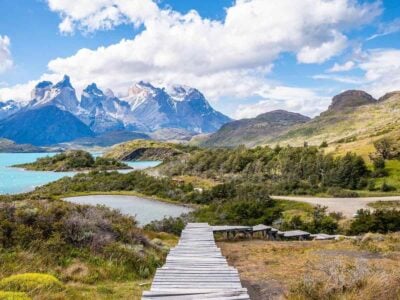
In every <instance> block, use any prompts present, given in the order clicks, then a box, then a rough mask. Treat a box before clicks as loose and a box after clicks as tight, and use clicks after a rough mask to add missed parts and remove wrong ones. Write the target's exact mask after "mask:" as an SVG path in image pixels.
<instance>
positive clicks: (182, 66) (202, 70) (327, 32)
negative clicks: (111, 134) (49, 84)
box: [0, 0, 381, 107]
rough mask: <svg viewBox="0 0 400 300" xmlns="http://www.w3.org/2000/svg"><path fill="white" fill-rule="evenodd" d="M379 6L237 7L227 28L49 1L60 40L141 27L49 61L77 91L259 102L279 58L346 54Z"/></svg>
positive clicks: (104, 4) (250, 0) (114, 5)
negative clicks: (353, 34)
mask: <svg viewBox="0 0 400 300" xmlns="http://www.w3.org/2000/svg"><path fill="white" fill-rule="evenodd" d="M379 3H380V2H379V1H377V2H373V3H371V2H368V3H364V4H359V3H358V2H357V1H354V0H329V1H327V0H296V1H293V0H280V1H266V0H237V1H236V2H235V3H234V5H233V6H232V7H229V8H228V9H227V10H226V18H225V20H223V21H216V20H210V19H205V18H202V17H201V16H200V15H199V14H198V13H197V12H196V11H190V12H189V13H187V14H181V13H178V12H176V11H173V10H171V9H160V8H159V7H158V6H157V5H156V4H155V3H154V2H153V1H151V0H82V1H79V2H78V1H69V0H48V5H49V7H50V9H51V10H52V11H54V12H57V13H59V14H60V16H61V19H62V20H61V23H60V25H59V28H60V31H61V32H62V33H73V32H74V31H76V30H82V31H84V32H90V31H95V30H104V29H111V28H113V27H114V26H117V25H119V24H122V23H131V24H133V25H135V26H138V25H143V30H142V31H141V32H140V33H139V34H138V35H136V36H135V37H134V38H132V39H125V40H122V41H120V42H119V43H117V44H114V45H111V46H108V47H100V48H98V49H94V50H91V49H81V50H79V51H78V52H77V53H75V54H74V55H72V56H70V57H66V58H56V59H54V60H52V61H50V62H49V64H48V69H49V73H50V74H51V76H55V77H58V78H60V77H61V76H62V75H63V74H69V75H70V76H71V78H72V79H73V80H74V82H75V83H76V87H77V89H78V90H80V89H82V88H83V87H84V86H85V85H87V84H88V83H91V82H92V81H96V82H97V83H98V84H99V86H101V87H103V88H108V87H110V88H112V89H113V90H115V91H116V92H117V93H118V92H119V93H123V92H125V91H126V89H127V86H128V85H130V84H131V83H132V81H138V80H147V81H151V82H154V83H155V84H156V85H168V84H173V83H183V84H187V85H191V86H194V87H197V88H199V89H200V90H202V91H203V92H205V94H206V96H207V97H209V98H211V99H218V98H220V97H231V98H244V97H249V96H253V95H260V94H261V93H263V92H264V91H265V90H268V89H269V88H271V87H270V84H269V81H268V80H267V79H266V76H267V75H268V74H269V72H270V71H271V68H272V66H273V64H274V61H275V60H276V59H277V58H278V57H279V55H280V54H281V53H287V52H290V53H294V54H295V55H296V56H297V59H298V61H299V63H322V62H324V61H327V60H329V59H330V58H332V57H333V56H335V55H338V54H339V53H340V52H341V51H343V49H344V48H345V47H346V46H347V37H346V34H347V32H348V31H349V30H351V29H354V28H359V27H360V26H362V25H364V24H367V23H369V22H371V21H372V20H373V19H374V18H375V17H376V16H378V15H379V14H380V13H381V6H380V4H379ZM46 76H50V75H46ZM46 76H43V77H42V78H47V77H46ZM25 86H26V88H28V85H25ZM288 88H289V87H288ZM289 89H290V88H289ZM293 89H294V90H296V89H295V88H293ZM10 90H11V89H10ZM275 90H276V88H275ZM301 91H303V90H301ZM2 94H3V93H2V92H1V89H0V97H1V95H2ZM293 96H295V95H293ZM313 97H314V98H312V99H316V96H315V95H313ZM271 99H275V100H276V101H278V102H279V101H281V102H282V106H284V107H286V106H287V107H290V105H293V104H292V103H293V102H291V101H293V99H292V100H289V99H287V98H281V100H279V99H278V96H276V97H275V98H271ZM271 101H272V100H271ZM278 102H277V103H278ZM283 102H284V103H283ZM279 103H280V102H279ZM307 103H308V102H307ZM316 107H318V105H316Z"/></svg>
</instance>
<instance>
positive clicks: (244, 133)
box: [200, 110, 310, 147]
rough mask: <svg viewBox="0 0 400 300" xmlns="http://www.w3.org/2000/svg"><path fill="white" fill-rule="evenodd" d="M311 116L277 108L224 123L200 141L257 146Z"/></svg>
mask: <svg viewBox="0 0 400 300" xmlns="http://www.w3.org/2000/svg"><path fill="white" fill-rule="evenodd" d="M309 120H310V118H309V117H306V116H303V115H301V114H298V113H293V112H288V111H285V110H275V111H270V112H267V113H264V114H261V115H259V116H257V117H256V118H251V119H242V120H238V121H233V122H229V123H227V124H225V125H223V126H222V127H221V128H220V129H219V130H218V131H217V132H215V133H213V134H211V135H210V136H209V137H207V138H205V139H204V140H202V141H200V145H203V146H214V147H215V146H218V147H234V146H238V145H240V144H244V145H246V146H250V147H251V146H255V145H258V144H263V143H266V142H267V141H268V140H270V139H271V138H274V137H276V136H278V135H279V134H282V133H284V132H286V131H287V130H289V129H290V128H292V127H293V126H294V125H298V124H303V123H306V122H308V121H309Z"/></svg>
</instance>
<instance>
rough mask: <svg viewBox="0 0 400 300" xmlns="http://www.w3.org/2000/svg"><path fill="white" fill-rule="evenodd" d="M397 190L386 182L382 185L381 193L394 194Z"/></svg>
mask: <svg viewBox="0 0 400 300" xmlns="http://www.w3.org/2000/svg"><path fill="white" fill-rule="evenodd" d="M395 190H396V188H395V187H394V186H391V185H389V184H387V183H386V181H384V182H383V183H382V186H381V191H382V192H393V191H395Z"/></svg>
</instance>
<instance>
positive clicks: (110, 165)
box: [13, 150, 131, 172]
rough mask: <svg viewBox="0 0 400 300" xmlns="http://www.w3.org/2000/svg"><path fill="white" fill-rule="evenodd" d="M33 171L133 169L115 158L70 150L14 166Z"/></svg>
mask: <svg viewBox="0 0 400 300" xmlns="http://www.w3.org/2000/svg"><path fill="white" fill-rule="evenodd" d="M13 167H18V168H24V169H27V170H31V171H55V172H67V171H87V170H97V169H100V170H120V169H131V167H129V166H128V165H127V164H125V163H123V162H120V161H118V160H116V159H113V158H104V157H96V158H94V157H93V156H92V155H91V154H90V153H89V152H86V151H83V150H69V151H66V152H63V153H60V154H56V155H54V156H51V157H50V156H47V157H43V158H38V159H37V160H36V161H35V162H33V163H27V164H19V165H14V166H13Z"/></svg>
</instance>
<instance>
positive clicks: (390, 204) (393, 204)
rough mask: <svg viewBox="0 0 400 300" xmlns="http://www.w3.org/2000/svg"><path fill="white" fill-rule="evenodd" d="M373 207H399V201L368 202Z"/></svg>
mask: <svg viewBox="0 0 400 300" xmlns="http://www.w3.org/2000/svg"><path fill="white" fill-rule="evenodd" d="M368 206H371V207H372V208H375V209H400V201H376V202H372V203H370V204H368Z"/></svg>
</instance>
